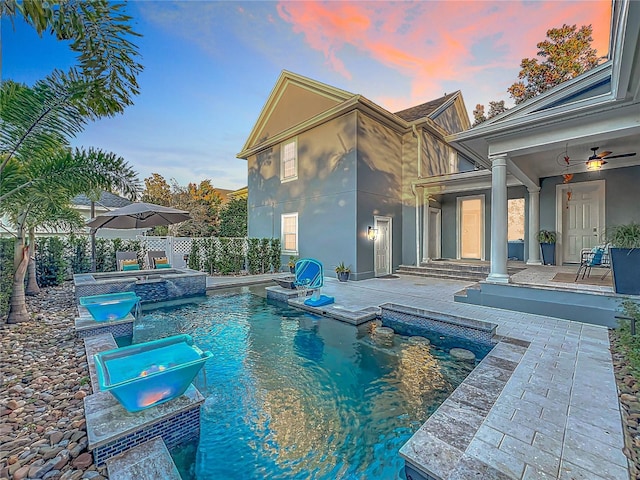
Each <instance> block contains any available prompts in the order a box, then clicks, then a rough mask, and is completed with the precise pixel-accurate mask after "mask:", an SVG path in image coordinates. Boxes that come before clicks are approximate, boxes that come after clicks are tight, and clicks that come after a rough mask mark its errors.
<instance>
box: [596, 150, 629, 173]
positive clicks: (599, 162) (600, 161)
mask: <svg viewBox="0 0 640 480" xmlns="http://www.w3.org/2000/svg"><path fill="white" fill-rule="evenodd" d="M598 148H600V147H591V151H592V152H593V155H591V156H590V157H589V158H588V159H587V170H600V169H601V168H602V166H603V165H604V164H606V163H608V162H607V160H610V159H612V158H622V157H633V156H635V154H636V152H633V153H623V154H621V155H611V154H612V153H613V152H610V151H608V150H605V151H604V152H600V153H597V152H598Z"/></svg>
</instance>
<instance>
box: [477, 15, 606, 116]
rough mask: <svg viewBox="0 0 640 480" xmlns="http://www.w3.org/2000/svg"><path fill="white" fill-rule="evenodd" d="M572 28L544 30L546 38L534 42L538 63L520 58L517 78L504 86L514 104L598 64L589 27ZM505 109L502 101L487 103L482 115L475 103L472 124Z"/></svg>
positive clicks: (480, 108) (479, 106) (481, 106)
mask: <svg viewBox="0 0 640 480" xmlns="http://www.w3.org/2000/svg"><path fill="white" fill-rule="evenodd" d="M576 28H577V27H576V25H571V26H569V25H562V27H560V28H552V29H550V30H547V39H546V40H544V41H542V42H539V43H538V44H537V47H538V56H539V57H541V59H544V61H542V62H541V63H539V61H538V59H537V58H523V59H522V62H521V63H520V68H521V70H520V73H519V74H518V78H519V79H520V80H519V81H516V82H514V83H513V85H511V86H510V87H509V88H508V89H507V91H508V93H509V95H511V98H513V99H514V100H515V103H516V105H517V104H519V103H522V102H524V101H525V100H528V99H529V98H532V97H535V96H537V95H540V94H541V93H544V92H546V91H547V90H549V89H550V88H551V87H555V86H556V85H559V84H560V83H562V82H565V81H567V80H570V79H572V78H574V77H576V76H578V75H580V74H581V73H584V72H586V71H588V70H590V69H592V68H593V67H595V66H596V65H598V52H597V50H596V49H594V48H592V47H591V42H592V41H593V38H592V37H591V34H592V33H593V28H592V26H591V25H583V26H582V27H580V29H579V30H576ZM506 110H507V108H506V107H505V105H504V100H500V101H494V102H489V114H488V115H486V116H485V114H484V105H481V104H478V105H476V108H475V110H474V111H473V125H472V126H474V127H475V126H476V125H479V124H481V123H482V122H484V121H486V120H488V119H490V118H493V117H495V116H496V115H499V114H501V113H502V112H504V111H506Z"/></svg>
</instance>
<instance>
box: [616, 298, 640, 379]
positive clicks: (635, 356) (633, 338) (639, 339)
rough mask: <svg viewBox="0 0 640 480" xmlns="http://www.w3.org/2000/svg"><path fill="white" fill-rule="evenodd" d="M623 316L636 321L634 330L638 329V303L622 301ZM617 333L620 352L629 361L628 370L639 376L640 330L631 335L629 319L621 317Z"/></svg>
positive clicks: (639, 315)
mask: <svg viewBox="0 0 640 480" xmlns="http://www.w3.org/2000/svg"><path fill="white" fill-rule="evenodd" d="M622 308H623V311H624V316H625V317H628V318H633V319H635V321H636V330H640V304H638V303H636V302H634V301H633V300H624V301H623V302H622ZM618 334H619V339H620V346H621V349H622V353H623V354H624V356H625V358H626V359H627V361H628V362H629V370H631V373H632V374H633V375H634V376H635V378H640V332H636V334H635V335H631V320H626V319H621V320H619V324H618Z"/></svg>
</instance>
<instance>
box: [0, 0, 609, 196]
mask: <svg viewBox="0 0 640 480" xmlns="http://www.w3.org/2000/svg"><path fill="white" fill-rule="evenodd" d="M127 12H128V14H129V15H131V16H133V17H134V20H133V24H134V30H136V31H137V32H139V33H141V34H142V35H143V36H142V37H141V38H138V39H136V40H135V43H136V44H137V45H138V47H139V49H140V52H141V54H142V61H141V63H142V64H143V65H144V67H145V69H144V71H143V73H142V74H141V75H140V77H139V79H138V82H139V85H140V88H141V94H140V95H139V96H138V97H136V98H135V105H134V106H132V107H129V108H128V109H127V110H126V111H125V113H124V115H120V116H118V117H115V118H108V119H101V120H99V121H97V122H95V123H92V124H90V125H89V126H88V127H87V128H86V130H85V131H84V132H83V133H82V134H80V135H78V137H77V138H76V139H75V140H74V142H73V143H74V145H78V146H80V145H82V146H85V147H90V146H91V147H98V148H102V149H104V150H107V151H112V152H114V153H117V154H118V155H121V156H122V157H124V158H125V159H126V160H127V161H128V162H129V163H130V164H131V165H132V166H133V167H134V169H135V170H136V171H137V172H138V174H139V177H140V180H143V179H144V178H146V177H148V176H150V175H151V173H154V172H155V173H159V174H160V175H162V176H164V177H165V178H166V179H167V180H170V179H175V180H176V181H177V182H178V183H179V184H181V185H185V184H187V183H188V182H199V181H201V180H204V179H211V181H212V183H213V185H214V186H216V187H219V188H228V189H236V188H240V187H242V186H244V185H246V182H247V171H246V162H245V161H243V160H238V159H236V154H237V152H239V151H240V150H241V149H242V146H243V144H244V142H245V140H246V138H247V137H248V135H249V133H250V131H251V128H252V127H253V124H254V122H255V121H256V119H257V118H258V115H259V114H260V110H261V109H262V107H263V106H264V103H265V102H266V100H267V97H268V95H269V93H270V92H271V89H272V88H273V86H274V84H275V82H276V80H277V79H278V76H279V75H280V72H281V71H282V70H283V69H285V70H290V71H292V72H295V73H298V74H301V75H304V76H307V77H310V78H313V79H315V80H319V81H321V82H325V83H328V84H330V85H333V86H335V87H338V88H342V89H344V90H347V91H350V92H353V93H359V94H362V95H364V96H365V97H367V98H369V99H370V100H372V101H374V102H376V103H378V104H379V105H381V106H382V107H384V108H386V109H388V110H390V111H398V110H401V109H403V108H407V107H410V106H413V105H417V104H420V103H424V102H426V101H429V100H431V99H433V98H437V97H439V96H441V95H443V94H444V93H450V92H452V91H454V90H458V89H460V90H462V94H463V97H464V100H465V103H466V106H467V110H468V111H469V112H470V113H471V111H472V110H473V107H474V106H475V105H476V104H477V103H483V104H487V103H488V102H489V101H490V100H502V99H504V100H509V99H508V95H507V93H506V89H507V87H508V86H509V85H511V84H512V83H513V82H514V81H515V80H516V78H517V74H518V71H519V64H520V60H521V59H522V58H523V57H533V56H535V54H536V47H535V45H536V43H537V42H539V41H541V40H543V39H544V37H545V33H546V30H547V29H549V28H552V27H559V26H561V25H562V23H568V24H577V25H578V26H580V25H583V24H592V25H593V27H594V35H593V36H594V46H596V48H598V52H599V53H600V54H601V55H606V53H607V51H606V50H607V38H608V35H609V19H610V2H609V1H608V0H604V1H596V0H590V1H582V2H578V1H562V2H561V1H553V2H543V1H540V2H520V1H500V2H480V1H474V2H457V1H447V2H436V1H429V2H419V3H412V2H397V3H388V2H346V1H344V2H343V1H330V2H311V1H305V2H262V1H255V2H235V1H234V2H211V1H180V2H170V1H161V2H152V1H133V2H130V3H129V4H128V7H127ZM74 63H75V58H74V56H73V54H72V53H71V52H70V50H69V49H68V46H67V45H66V44H65V43H64V42H59V41H56V40H55V39H53V38H51V37H48V36H45V37H43V38H39V37H38V36H37V35H36V34H35V32H34V31H33V29H32V28H31V27H29V26H27V25H25V24H24V23H23V22H21V21H17V22H16V25H15V30H14V29H13V28H12V27H11V24H10V22H8V21H7V20H6V19H4V18H3V19H2V78H3V79H12V80H16V81H19V82H24V83H26V84H28V85H32V84H33V83H34V82H35V81H36V80H38V79H40V78H43V77H45V76H46V75H47V74H49V73H51V71H52V70H53V69H55V68H58V69H63V70H64V69H67V68H68V67H69V66H71V65H73V64H74ZM507 103H508V104H509V103H510V102H509V101H508V102H507Z"/></svg>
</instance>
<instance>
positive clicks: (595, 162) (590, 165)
mask: <svg viewBox="0 0 640 480" xmlns="http://www.w3.org/2000/svg"><path fill="white" fill-rule="evenodd" d="M606 163H607V162H605V161H604V160H601V159H599V158H593V159H589V160H587V170H591V171H593V170H600V169H601V168H602V166H603V165H604V164H606Z"/></svg>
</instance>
